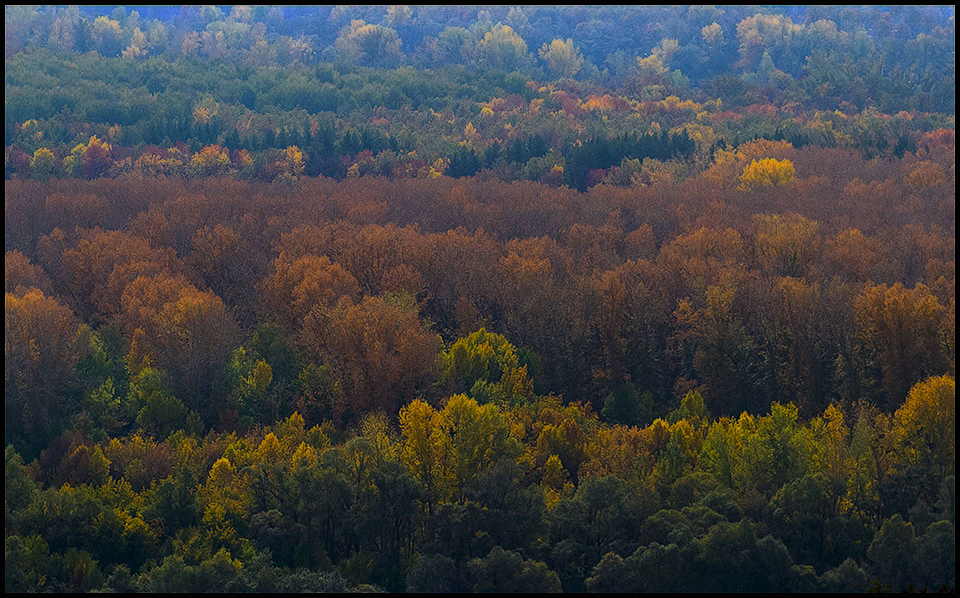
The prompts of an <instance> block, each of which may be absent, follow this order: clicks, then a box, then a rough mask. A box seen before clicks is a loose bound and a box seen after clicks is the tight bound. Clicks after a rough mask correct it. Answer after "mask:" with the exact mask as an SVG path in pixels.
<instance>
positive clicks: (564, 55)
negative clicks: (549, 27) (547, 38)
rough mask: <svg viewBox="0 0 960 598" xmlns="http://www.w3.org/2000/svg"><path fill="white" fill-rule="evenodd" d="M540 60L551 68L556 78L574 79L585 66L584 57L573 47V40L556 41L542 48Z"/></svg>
mask: <svg viewBox="0 0 960 598" xmlns="http://www.w3.org/2000/svg"><path fill="white" fill-rule="evenodd" d="M539 54H540V58H542V59H543V60H544V61H545V62H546V63H547V67H549V68H550V72H552V73H553V74H554V76H555V77H573V76H574V75H576V74H577V73H578V72H579V71H580V68H581V67H582V66H583V55H582V54H580V51H579V50H577V49H576V48H575V47H574V45H573V40H572V39H570V38H567V41H563V40H561V39H555V40H553V41H552V42H550V44H549V45H547V44H543V46H541V48H540V52H539Z"/></svg>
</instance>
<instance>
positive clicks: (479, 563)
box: [467, 546, 563, 593]
mask: <svg viewBox="0 0 960 598" xmlns="http://www.w3.org/2000/svg"><path fill="white" fill-rule="evenodd" d="M467 569H468V571H469V572H470V576H471V579H472V580H473V591H474V592H483V593H496V592H537V593H555V592H561V591H563V588H562V587H561V585H560V578H559V577H557V574H556V573H554V572H553V571H551V570H550V569H548V568H547V566H546V565H545V564H544V563H541V562H538V561H531V560H526V559H524V558H523V557H521V556H520V555H519V554H517V553H516V552H513V551H510V550H504V549H503V548H500V547H499V546H494V548H493V550H491V551H490V554H488V555H487V556H486V557H484V558H482V559H480V558H476V559H473V560H472V561H470V562H469V563H467Z"/></svg>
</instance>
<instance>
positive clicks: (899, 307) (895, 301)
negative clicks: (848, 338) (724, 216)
mask: <svg viewBox="0 0 960 598" xmlns="http://www.w3.org/2000/svg"><path fill="white" fill-rule="evenodd" d="M853 311H854V317H855V318H856V322H857V327H858V329H859V335H860V338H861V339H862V340H863V341H864V342H865V344H866V346H867V347H868V348H869V349H870V350H871V351H872V352H873V355H874V358H875V359H876V361H877V365H879V367H880V371H881V372H882V373H883V390H884V391H885V394H886V400H887V403H888V404H889V405H891V406H893V405H898V404H899V403H900V401H901V400H903V398H904V397H906V396H907V392H908V391H909V390H910V387H911V386H913V384H915V383H916V382H918V381H920V380H922V379H923V378H924V377H925V376H928V375H936V374H941V373H943V372H944V371H945V369H946V364H945V363H944V358H943V354H942V351H941V348H940V343H939V330H940V325H941V318H942V315H943V312H944V307H943V306H942V305H941V304H940V302H939V301H938V300H937V298H936V297H935V296H934V295H933V293H931V292H930V289H929V288H928V287H927V286H926V285H924V284H917V285H916V287H914V288H913V289H908V288H906V287H904V286H903V284H901V283H899V282H898V283H895V284H894V285H893V286H887V285H885V284H879V285H869V284H868V285H867V286H866V287H865V288H864V290H863V292H861V293H860V295H858V296H857V297H856V298H855V299H854V301H853Z"/></svg>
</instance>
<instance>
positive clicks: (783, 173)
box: [737, 158, 796, 191]
mask: <svg viewBox="0 0 960 598" xmlns="http://www.w3.org/2000/svg"><path fill="white" fill-rule="evenodd" d="M794 178H796V172H795V171H794V168H793V162H791V161H790V160H777V159H776V158H765V159H763V160H760V161H759V162H758V161H757V160H753V161H752V162H751V163H750V164H749V165H748V166H747V167H746V168H744V169H743V173H742V174H741V175H740V186H739V187H737V188H738V189H739V190H740V191H750V190H752V189H758V188H760V187H776V186H779V185H785V184H787V183H789V182H791V181H792V180H793V179H794Z"/></svg>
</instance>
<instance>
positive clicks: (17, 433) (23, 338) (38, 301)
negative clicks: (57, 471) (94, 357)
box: [3, 289, 89, 448]
mask: <svg viewBox="0 0 960 598" xmlns="http://www.w3.org/2000/svg"><path fill="white" fill-rule="evenodd" d="M3 307H4V309H3V312H4V313H3V315H4V318H3V319H4V343H3V362H4V412H5V413H6V422H5V424H4V427H5V430H6V434H7V437H8V438H10V439H15V440H16V441H17V442H18V443H27V444H29V445H30V446H31V448H32V447H34V446H37V447H39V446H42V445H45V444H46V443H47V442H48V441H50V440H52V438H53V437H54V436H55V435H56V433H57V432H58V431H59V430H60V429H61V428H62V427H63V426H64V425H65V424H66V423H67V421H68V419H69V417H70V416H71V415H73V413H74V410H75V409H76V408H77V407H78V406H79V396H78V395H77V393H76V391H77V389H78V388H77V385H78V383H79V377H78V373H77V364H78V363H79V361H80V359H81V358H82V357H83V355H84V351H85V349H86V347H87V346H88V342H87V338H86V336H87V334H88V332H89V329H87V328H86V327H81V326H80V323H79V321H78V320H77V318H76V316H74V314H73V312H71V311H70V309H69V308H67V307H65V306H64V305H62V304H61V303H60V302H59V301H57V300H56V299H54V298H52V297H47V296H46V295H44V294H43V291H40V290H39V289H31V290H27V291H26V292H25V293H23V294H14V293H6V294H4V301H3Z"/></svg>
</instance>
